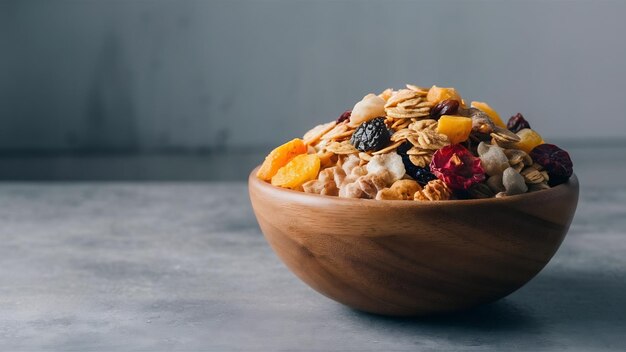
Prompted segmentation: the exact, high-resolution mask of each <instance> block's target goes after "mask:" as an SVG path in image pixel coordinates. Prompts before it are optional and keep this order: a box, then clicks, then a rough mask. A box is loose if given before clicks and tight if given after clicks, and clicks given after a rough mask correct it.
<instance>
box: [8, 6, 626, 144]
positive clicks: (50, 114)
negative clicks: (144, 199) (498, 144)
mask: <svg viewBox="0 0 626 352" xmlns="http://www.w3.org/2000/svg"><path fill="white" fill-rule="evenodd" d="M625 15H626V2H624V1H615V2H608V1H594V2H591V1H588V2H569V1H568V2H563V1H562V2H556V1H554V2H496V1H480V2H477V1H454V2H453V1H439V2H436V1H432V2H408V1H386V2H373V1H313V0H309V1H289V0H280V1H162V0H155V1H24V0H19V1H17V0H16V1H2V0H0V52H1V53H2V55H0V151H7V150H17V149H22V150H68V149H136V150H141V151H158V150H168V149H185V150H195V149H204V148H217V147H236V148H239V147H254V146H261V145H263V146H265V145H272V144H277V143H278V142H280V141H282V140H285V139H287V138H290V137H291V136H293V135H295V134H301V133H302V132H303V131H304V130H305V129H306V128H307V126H311V125H313V124H315V123H319V122H322V121H326V120H330V119H334V118H335V117H336V116H337V115H338V114H339V113H341V112H342V111H343V110H345V109H346V108H349V107H351V106H352V105H353V104H354V102H355V101H356V100H358V99H359V98H360V97H361V96H363V95H364V94H366V93H368V92H369V91H371V90H374V91H378V90H382V89H384V88H386V87H388V86H395V87H398V86H401V85H402V84H403V83H404V82H414V83H417V84H421V85H430V84H433V83H436V84H438V85H444V86H445V85H454V86H456V87H458V88H459V89H460V91H461V93H462V94H463V95H464V97H466V98H469V99H478V100H486V101H488V102H490V103H491V104H492V106H494V107H496V108H497V110H498V111H499V112H500V113H501V114H502V115H505V116H509V115H510V114H512V113H515V112H518V111H521V112H523V113H525V115H527V117H528V118H529V119H531V121H532V124H533V126H534V127H535V128H536V129H538V130H539V131H540V132H542V133H543V134H544V137H547V138H559V139H562V138H571V137H574V138H607V137H614V138H625V137H626V122H625V119H626V117H625V114H624V112H623V108H622V106H623V100H624V97H625V95H626V89H625V88H624V82H625V81H626V67H625V65H626V40H624V35H626V21H625V20H624V18H625Z"/></svg>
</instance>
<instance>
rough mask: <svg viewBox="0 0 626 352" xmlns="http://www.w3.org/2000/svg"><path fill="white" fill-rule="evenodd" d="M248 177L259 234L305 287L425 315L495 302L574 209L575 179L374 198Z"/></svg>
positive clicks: (535, 266)
mask: <svg viewBox="0 0 626 352" xmlns="http://www.w3.org/2000/svg"><path fill="white" fill-rule="evenodd" d="M255 175H256V169H255V170H254V171H253V172H252V173H251V174H250V177H249V179H248V184H249V192H250V199H251V201H252V207H253V208H254V213H255V214H256V217H257V220H258V222H259V225H260V226H261V230H262V231H263V233H264V234H265V238H266V239H267V241H268V242H269V244H270V245H271V246H272V248H273V249H274V251H275V252H276V254H278V256H279V257H280V258H281V259H282V261H283V262H284V263H285V264H286V265H287V267H289V269H291V271H293V272H294V273H295V274H296V275H297V276H298V277H299V278H300V279H302V280H303V281H304V282H306V283H307V284H308V285H310V286H311V287H312V288H314V289H315V290H317V291H318V292H320V293H322V294H323V295H325V296H328V297H330V298H332V299H334V300H335V301H337V302H340V303H343V304H345V305H347V306H350V307H352V308H356V309H359V310H363V311H366V312H371V313H377V314H385V315H398V316H409V315H424V314H431V313H439V312H450V311H455V310H460V309H465V308H469V307H472V306H476V305H479V304H482V303H487V302H491V301H495V300H497V299H499V298H502V297H504V296H506V295H508V294H510V293H512V292H513V291H515V290H517V289H518V288H520V287H522V285H524V284H525V283H526V282H528V281H529V280H530V279H531V278H533V277H534V276H535V275H537V273H538V272H539V271H540V270H541V269H542V268H543V267H544V266H545V265H546V264H547V263H548V261H549V260H550V258H552V256H553V255H554V253H555V252H556V250H557V249H558V248H559V245H560V244H561V242H562V241H563V238H564V237H565V234H566V233H567V230H568V228H569V225H570V223H571V221H572V218H573V216H574V212H575V211H576V205H577V203H578V180H577V178H576V176H575V175H574V176H572V177H571V179H570V180H569V182H567V183H565V184H562V185H559V186H557V187H554V188H551V189H548V190H543V191H539V192H534V193H527V194H522V195H518V196H512V197H506V198H492V199H484V200H478V199H476V200H454V201H437V202H414V201H394V200H387V201H377V200H366V199H346V198H339V197H329V196H321V195H316V194H308V193H303V192H297V191H292V190H287V189H282V188H278V187H274V186H272V185H271V184H268V183H266V182H263V181H261V180H259V179H257V178H256V177H255Z"/></svg>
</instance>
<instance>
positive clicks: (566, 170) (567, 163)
mask: <svg viewBox="0 0 626 352" xmlns="http://www.w3.org/2000/svg"><path fill="white" fill-rule="evenodd" d="M530 157H531V158H532V159H533V160H534V161H535V162H536V163H537V164H539V165H541V166H542V167H543V168H544V169H546V171H547V172H548V175H549V176H550V180H549V181H548V184H549V185H550V186H552V187H554V186H556V185H559V184H561V183H564V182H566V181H567V180H568V179H569V178H570V176H572V173H573V166H574V165H573V163H572V159H570V157H569V154H568V153H567V152H566V151H565V150H563V149H561V148H559V147H557V146H556V145H554V144H541V145H538V146H536V147H535V148H533V150H532V151H531V152H530Z"/></svg>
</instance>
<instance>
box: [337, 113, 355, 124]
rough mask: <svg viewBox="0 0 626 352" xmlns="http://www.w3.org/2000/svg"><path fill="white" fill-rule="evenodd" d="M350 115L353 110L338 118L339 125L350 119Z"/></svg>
mask: <svg viewBox="0 0 626 352" xmlns="http://www.w3.org/2000/svg"><path fill="white" fill-rule="evenodd" d="M350 115H352V110H346V111H345V112H344V113H343V114H341V116H339V117H338V118H337V124H340V123H342V122H344V121H346V120H348V119H350Z"/></svg>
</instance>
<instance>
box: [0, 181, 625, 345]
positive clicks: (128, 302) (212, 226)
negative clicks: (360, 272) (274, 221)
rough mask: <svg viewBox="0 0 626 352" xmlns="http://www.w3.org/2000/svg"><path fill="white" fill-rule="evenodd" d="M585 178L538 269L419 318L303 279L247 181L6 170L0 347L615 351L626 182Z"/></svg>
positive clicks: (621, 302)
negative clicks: (287, 260)
mask: <svg viewBox="0 0 626 352" xmlns="http://www.w3.org/2000/svg"><path fill="white" fill-rule="evenodd" d="M585 179H586V178H584V177H583V178H581V184H582V194H581V200H580V203H579V209H578V212H577V215H576V217H575V220H574V223H573V225H572V227H571V229H570V233H569V235H568V236H567V238H566V240H565V241H564V243H563V245H562V247H561V249H560V250H559V251H558V253H557V254H556V256H555V257H554V259H553V260H552V262H550V264H548V266H547V267H546V268H545V270H544V271H543V272H541V273H540V274H539V275H538V276H537V277H536V278H535V279H534V280H532V281H531V282H530V283H529V284H528V285H526V286H525V287H523V288H522V289H520V290H519V291H517V292H515V293H514V294H512V295H511V296H509V297H507V298H505V299H503V300H501V301H499V302H497V303H494V304H490V305H486V306H483V307H480V308H477V309H474V310H471V311H468V312H463V313H459V314H454V315H451V316H443V317H435V318H422V319H394V318H385V317H379V316H373V315H369V314H364V313H360V312H357V311H353V310H351V309H348V308H345V307H343V306H341V305H339V304H337V303H335V302H333V301H331V300H329V299H327V298H325V297H323V296H321V295H319V294H317V293H316V292H314V291H313V290H312V289H310V288H309V287H307V286H306V285H305V284H303V283H302V282H300V281H299V280H298V279H297V278H296V277H295V276H294V275H292V274H291V273H290V272H289V271H288V270H287V269H286V268H285V267H284V266H283V265H282V264H281V262H280V261H279V260H278V259H277V257H276V256H275V255H274V254H273V253H272V251H271V250H270V248H269V246H268V245H267V244H266V243H265V241H264V239H263V236H262V234H261V233H260V231H259V228H258V226H257V224H256V221H255V219H254V216H253V214H252V211H251V208H250V206H249V201H248V197H247V190H246V186H245V184H243V183H202V182H197V183H193V182H191V183H182V182H169V183H136V182H131V183H128V182H127V183H104V182H100V183H97V182H96V183H94V182H90V183H6V182H5V183H0V243H1V245H0V350H4V351H9V350H28V351H33V350H58V351H114V350H143V351H148V350H149V351H155V350H158V351H161V350H167V351H170V350H187V351H189V350H191V351H195V350H206V351H281V350H282V351H287V350H288V351H442V350H454V351H509V350H520V351H565V350H567V351H623V350H624V349H626V294H625V292H626V257H625V256H624V252H625V251H626V207H625V204H626V187H625V186H624V184H623V183H621V184H620V183H614V184H612V185H611V186H607V185H606V184H605V183H604V182H598V183H595V184H594V183H593V182H590V180H591V179H588V180H589V182H588V181H585ZM585 182H587V184H586V183H585Z"/></svg>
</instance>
